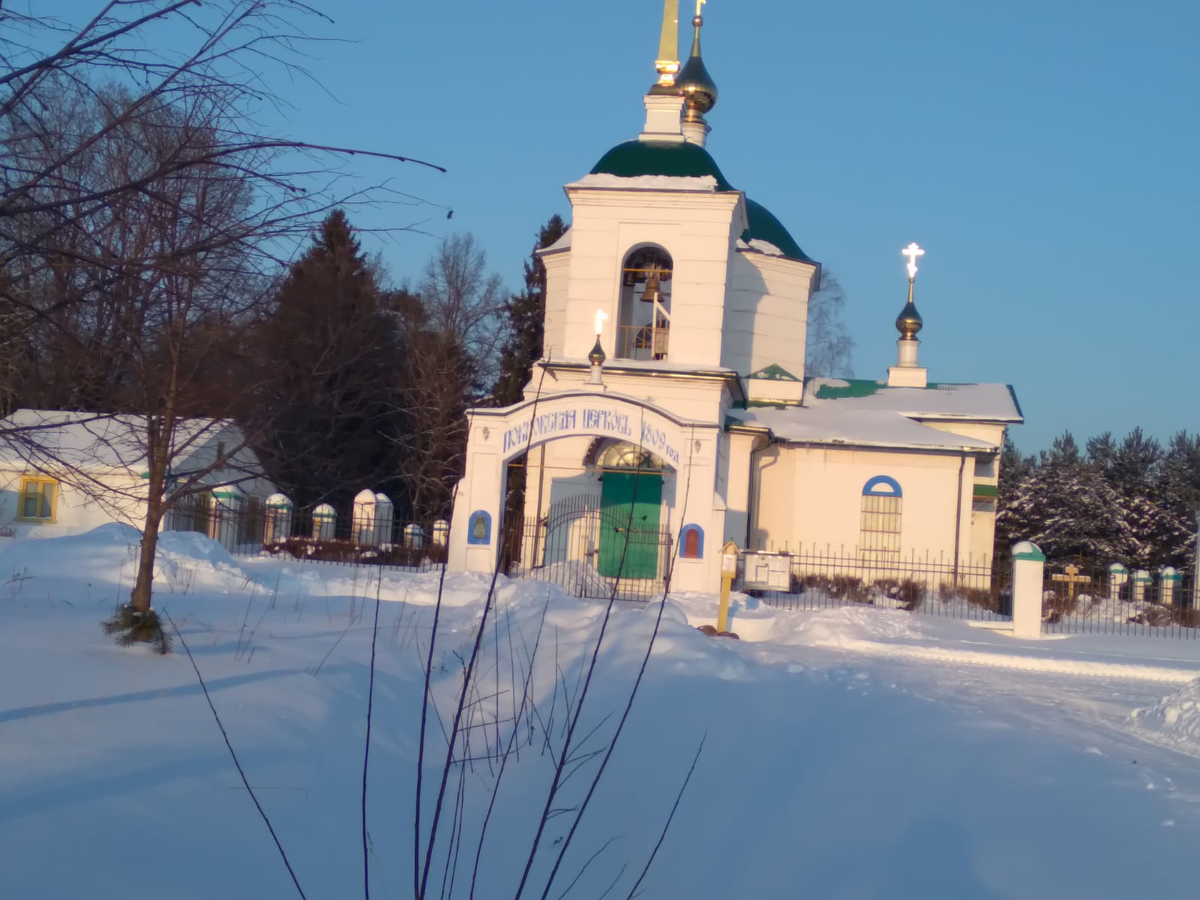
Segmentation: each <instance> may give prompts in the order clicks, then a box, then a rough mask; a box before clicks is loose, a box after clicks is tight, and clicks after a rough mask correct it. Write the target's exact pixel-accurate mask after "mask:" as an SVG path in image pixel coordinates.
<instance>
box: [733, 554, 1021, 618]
mask: <svg viewBox="0 0 1200 900" xmlns="http://www.w3.org/2000/svg"><path fill="white" fill-rule="evenodd" d="M1011 581H1012V576H1011V570H1009V569H1008V568H1007V567H1004V569H1003V571H1000V572H995V573H993V571H992V564H991V562H990V560H989V559H988V558H986V557H985V558H983V559H977V558H967V559H964V560H959V561H957V562H956V561H954V560H953V559H952V558H947V557H945V556H934V555H932V554H926V555H924V556H920V555H917V554H915V553H913V554H910V555H909V556H908V557H903V556H897V558H895V559H892V560H888V561H881V560H880V559H879V558H878V556H877V555H873V554H872V555H864V554H860V553H859V552H858V551H857V548H855V549H852V550H851V551H850V552H846V551H844V550H839V551H833V550H832V549H826V550H818V549H811V550H797V551H790V552H764V551H754V550H747V551H744V552H743V553H742V554H741V556H740V557H739V560H738V578H737V580H736V582H735V587H736V588H737V589H738V590H740V591H743V592H745V593H747V594H750V595H752V596H756V597H759V598H761V599H762V601H763V602H764V603H766V604H767V605H768V606H774V607H778V608H780V609H789V610H810V609H825V608H828V607H837V606H872V607H876V608H881V609H901V610H908V611H910V612H916V613H922V614H925V615H934V616H948V617H951V618H956V619H975V620H983V621H994V620H1004V619H1008V618H1011V615H1012V587H1011Z"/></svg>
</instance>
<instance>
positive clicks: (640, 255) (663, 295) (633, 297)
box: [614, 245, 674, 361]
mask: <svg viewBox="0 0 1200 900" xmlns="http://www.w3.org/2000/svg"><path fill="white" fill-rule="evenodd" d="M673 269H674V263H673V262H672V260H671V255H670V254H669V253H667V251H666V250H664V249H663V248H662V247H658V246H654V245H649V246H643V247H638V248H636V249H634V250H632V251H631V252H630V253H629V254H628V255H627V256H626V257H625V262H624V264H623V265H622V267H621V299H620V303H619V305H618V311H617V327H616V332H617V333H616V353H615V354H614V355H615V356H616V358H618V359H636V360H660V361H661V360H665V359H667V358H668V354H669V352H670V336H671V275H672V270H673Z"/></svg>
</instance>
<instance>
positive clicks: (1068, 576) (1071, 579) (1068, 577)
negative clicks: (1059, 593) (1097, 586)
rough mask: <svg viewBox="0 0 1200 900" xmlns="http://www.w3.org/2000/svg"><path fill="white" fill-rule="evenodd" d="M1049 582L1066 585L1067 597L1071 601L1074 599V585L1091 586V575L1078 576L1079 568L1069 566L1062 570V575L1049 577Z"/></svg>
mask: <svg viewBox="0 0 1200 900" xmlns="http://www.w3.org/2000/svg"><path fill="white" fill-rule="evenodd" d="M1050 580H1051V581H1061V582H1064V583H1065V584H1066V585H1067V597H1068V598H1069V599H1071V600H1074V599H1075V585H1077V584H1091V583H1092V576H1091V575H1080V574H1079V566H1076V565H1070V566H1066V567H1064V568H1063V574H1062V575H1051V576H1050Z"/></svg>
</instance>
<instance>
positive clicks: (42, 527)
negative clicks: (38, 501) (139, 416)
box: [0, 467, 146, 538]
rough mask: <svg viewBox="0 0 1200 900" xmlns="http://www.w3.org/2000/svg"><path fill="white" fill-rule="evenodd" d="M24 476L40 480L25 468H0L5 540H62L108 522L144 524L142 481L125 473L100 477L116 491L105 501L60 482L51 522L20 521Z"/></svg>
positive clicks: (1, 524) (1, 521) (0, 507)
mask: <svg viewBox="0 0 1200 900" xmlns="http://www.w3.org/2000/svg"><path fill="white" fill-rule="evenodd" d="M25 476H35V477H42V476H41V474H40V473H35V472H32V471H31V470H28V469H26V468H24V467H22V468H15V467H4V468H0V532H2V533H3V535H4V536H5V537H16V538H28V537H61V536H63V535H68V534H80V533H82V532H85V531H90V530H91V529H93V528H96V527H98V526H100V525H105V524H108V523H109V522H123V523H125V524H127V525H132V526H134V527H135V528H138V529H140V528H141V527H142V525H143V524H144V522H145V517H146V502H145V499H144V497H145V490H146V483H145V481H143V480H142V479H141V478H138V477H136V476H130V475H128V474H111V473H109V474H105V475H104V476H103V477H104V478H105V481H106V483H109V484H112V485H113V487H114V488H115V490H114V491H113V492H112V493H111V494H109V495H108V496H107V497H106V498H105V499H103V500H101V499H97V498H96V497H93V496H90V495H89V493H88V492H84V491H82V490H80V489H79V488H78V487H74V486H72V485H71V484H70V483H67V482H64V481H61V480H60V481H59V483H58V486H57V493H58V497H57V500H56V501H55V516H54V521H53V522H23V521H20V511H21V510H20V502H21V494H20V491H21V479H22V478H23V477H25ZM9 532H11V533H9Z"/></svg>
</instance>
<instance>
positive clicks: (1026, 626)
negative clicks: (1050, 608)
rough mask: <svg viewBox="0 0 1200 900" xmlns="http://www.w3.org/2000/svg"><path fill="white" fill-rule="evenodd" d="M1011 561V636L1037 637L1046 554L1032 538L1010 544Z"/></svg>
mask: <svg viewBox="0 0 1200 900" xmlns="http://www.w3.org/2000/svg"><path fill="white" fill-rule="evenodd" d="M1012 560H1013V579H1012V611H1013V635H1014V636H1015V637H1023V638H1040V637H1041V636H1042V591H1043V590H1044V584H1045V577H1046V576H1045V571H1046V555H1045V554H1044V553H1042V551H1041V550H1039V549H1038V546H1037V544H1035V543H1033V542H1032V541H1021V542H1020V543H1019V544H1014V545H1013V548H1012Z"/></svg>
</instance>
